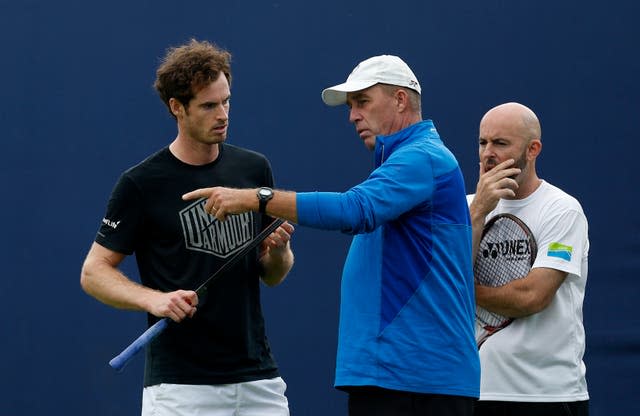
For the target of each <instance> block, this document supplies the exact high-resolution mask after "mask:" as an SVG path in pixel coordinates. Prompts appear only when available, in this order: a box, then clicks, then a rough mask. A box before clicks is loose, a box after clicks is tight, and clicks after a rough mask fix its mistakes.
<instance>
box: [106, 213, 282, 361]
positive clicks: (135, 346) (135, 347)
mask: <svg viewBox="0 0 640 416" xmlns="http://www.w3.org/2000/svg"><path fill="white" fill-rule="evenodd" d="M283 222H284V220H282V219H279V218H277V219H275V220H274V221H273V222H272V223H271V224H269V225H268V226H267V228H265V229H264V230H262V231H261V232H260V234H258V235H257V236H256V237H255V238H254V239H253V240H251V242H250V243H249V244H247V246H246V247H244V248H243V249H242V250H240V251H238V252H237V253H236V254H234V255H233V256H232V257H231V258H230V259H229V260H227V262H226V263H224V264H223V265H222V266H220V268H219V269H218V270H216V272H215V273H214V274H212V275H211V276H210V277H209V278H208V279H207V280H206V281H205V282H204V283H203V284H202V285H200V287H199V288H197V289H196V290H195V292H196V294H197V295H198V299H202V300H204V299H205V295H206V293H207V290H208V287H209V285H210V284H211V283H212V282H214V281H215V280H216V279H217V278H218V277H220V275H222V273H224V272H225V271H227V270H228V269H229V268H230V267H231V266H233V265H234V264H236V263H237V262H238V260H240V259H241V258H243V257H244V256H246V255H247V254H248V253H249V252H250V251H251V250H253V249H254V248H256V247H257V246H258V245H259V244H260V243H261V242H262V241H263V240H264V239H265V238H267V237H268V236H269V234H271V233H272V232H274V231H275V230H276V229H277V228H278V227H279V226H280V225H281V224H282V223H283ZM209 225H210V224H209ZM206 228H208V227H205V228H204V229H203V230H205V229H206ZM169 322H170V320H169V318H162V319H161V320H159V321H158V322H156V323H155V324H153V325H152V326H150V327H149V328H148V329H147V330H146V331H145V332H143V333H142V335H140V336H139V337H138V338H136V340H135V341H133V342H132V343H131V345H129V346H128V347H127V348H125V349H124V350H123V351H122V352H121V353H120V354H118V355H117V356H115V357H114V358H112V359H111V361H109V365H110V366H111V367H113V368H114V369H115V370H116V371H118V372H120V371H122V369H123V368H124V367H125V366H126V365H127V363H128V362H129V361H131V359H132V358H133V357H134V356H135V355H136V354H137V353H138V352H139V351H140V350H142V349H143V348H144V347H146V346H147V344H149V343H150V342H151V340H152V339H154V338H155V337H157V336H158V335H160V333H162V331H164V330H165V329H166V328H167V325H169Z"/></svg>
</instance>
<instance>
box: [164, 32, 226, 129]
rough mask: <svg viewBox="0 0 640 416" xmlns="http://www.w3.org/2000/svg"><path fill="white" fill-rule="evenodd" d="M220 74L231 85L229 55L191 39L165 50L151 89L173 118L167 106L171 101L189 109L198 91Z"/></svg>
mask: <svg viewBox="0 0 640 416" xmlns="http://www.w3.org/2000/svg"><path fill="white" fill-rule="evenodd" d="M220 72H222V73H223V74H224V75H225V77H227V81H228V82H229V85H231V54H230V53H229V52H228V51H226V50H224V49H221V48H219V47H217V46H216V45H214V44H212V43H209V42H207V41H202V42H200V41H197V40H195V39H191V41H190V42H189V43H187V44H185V45H182V46H177V47H171V48H169V49H168V50H167V54H166V55H165V57H164V59H163V60H162V63H161V64H160V66H159V67H158V70H157V71H156V81H155V83H154V85H153V86H154V88H155V89H156V91H158V94H160V98H161V99H162V101H163V102H164V103H165V105H166V106H167V108H168V109H169V113H170V114H171V115H172V116H174V114H173V113H172V112H171V107H170V106H169V100H170V99H171V98H175V99H176V100H178V101H180V103H182V105H184V106H185V107H188V106H189V102H190V101H191V99H192V98H193V97H194V96H195V95H196V94H197V93H198V91H200V90H201V89H202V88H204V87H206V86H207V85H208V84H210V83H211V82H213V81H215V80H217V79H218V77H219V76H220ZM174 118H175V116H174Z"/></svg>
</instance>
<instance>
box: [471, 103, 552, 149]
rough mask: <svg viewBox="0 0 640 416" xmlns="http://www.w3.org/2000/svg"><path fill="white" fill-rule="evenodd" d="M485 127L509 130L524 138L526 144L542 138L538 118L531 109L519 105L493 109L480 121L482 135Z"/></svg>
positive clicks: (500, 106) (503, 105)
mask: <svg viewBox="0 0 640 416" xmlns="http://www.w3.org/2000/svg"><path fill="white" fill-rule="evenodd" d="M483 126H495V127H498V126H499V127H501V128H505V129H508V130H510V131H511V132H513V133H515V134H517V135H518V136H520V137H522V138H524V139H525V140H526V142H530V141H531V140H541V138H542V130H541V128H540V122H539V121H538V117H536V114H535V113H534V112H533V111H531V109H530V108H529V107H526V106H524V105H522V104H519V103H506V104H500V105H499V106H496V107H493V108H492V109H491V110H489V111H487V113H486V114H485V115H484V117H482V120H481V121H480V132H481V133H482V130H483Z"/></svg>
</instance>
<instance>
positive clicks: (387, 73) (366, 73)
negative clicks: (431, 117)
mask: <svg viewBox="0 0 640 416" xmlns="http://www.w3.org/2000/svg"><path fill="white" fill-rule="evenodd" d="M378 83H382V84H390V85H397V86H400V87H407V88H410V89H412V90H414V91H416V92H417V93H418V94H420V93H421V89H420V83H419V82H418V78H416V76H415V74H414V73H413V71H411V68H409V66H408V65H407V64H406V63H405V62H404V61H403V60H402V59H400V58H398V57H397V56H393V55H380V56H374V57H372V58H369V59H366V60H364V61H362V62H360V63H359V64H358V66H356V67H355V68H354V70H353V71H351V74H350V75H349V77H348V78H347V81H346V82H343V83H342V84H338V85H334V86H333V87H329V88H326V89H324V90H323V91H322V101H324V103H325V104H327V105H330V106H335V105H340V104H346V102H347V93H348V92H354V91H360V90H364V89H366V88H369V87H372V86H374V85H375V84H378Z"/></svg>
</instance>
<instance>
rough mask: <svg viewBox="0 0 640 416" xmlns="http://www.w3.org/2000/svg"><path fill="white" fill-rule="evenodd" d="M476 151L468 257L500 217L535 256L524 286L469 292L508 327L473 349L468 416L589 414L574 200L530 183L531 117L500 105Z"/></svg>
mask: <svg viewBox="0 0 640 416" xmlns="http://www.w3.org/2000/svg"><path fill="white" fill-rule="evenodd" d="M479 145H480V146H479V155H480V179H479V181H478V184H477V189H476V193H475V194H474V195H469V196H468V202H469V209H470V212H471V221H472V225H473V244H474V253H476V252H477V247H478V244H479V241H480V237H481V233H482V229H483V227H484V224H485V223H486V221H487V220H489V219H490V218H491V217H493V216H495V215H497V214H500V213H511V214H513V215H515V216H517V217H519V218H520V219H521V220H523V221H524V222H525V223H526V224H527V225H528V226H529V228H530V229H531V231H532V232H533V235H534V237H535V239H536V241H537V245H538V253H537V256H536V259H535V262H534V264H533V267H532V269H531V271H530V272H529V274H528V275H527V276H525V277H524V278H522V279H519V280H515V281H513V282H511V283H508V284H506V285H504V286H500V287H495V288H494V287H487V286H480V285H478V284H476V302H477V305H478V306H481V307H483V308H485V309H487V310H489V311H492V312H495V313H498V314H501V315H505V316H509V317H513V318H516V319H515V320H514V321H513V323H512V324H511V325H509V326H507V327H506V328H504V329H502V330H501V331H499V332H497V333H495V334H494V335H492V336H490V337H489V338H488V339H487V340H486V341H485V342H484V343H483V344H482V346H481V348H480V362H481V384H480V401H478V402H477V404H476V409H475V415H476V416H484V415H491V416H496V415H497V416H511V415H518V416H527V415H544V416H554V415H562V416H566V415H571V416H577V415H579V416H584V415H588V412H589V409H588V404H589V394H588V392H587V382H586V379H585V372H586V369H585V365H584V362H583V361H582V357H583V355H584V349H585V333H584V327H583V324H582V302H583V299H584V293H585V285H586V282H587V260H588V252H589V240H588V225H587V219H586V218H585V215H584V213H583V211H582V207H581V206H580V203H579V202H578V201H577V200H576V199H575V198H573V197H572V196H570V195H568V194H567V193H565V192H563V191H562V190H560V189H559V188H557V187H555V186H553V185H551V184H550V183H548V182H545V181H544V180H542V179H540V178H539V177H538V175H537V173H536V165H535V162H536V158H537V157H538V155H539V154H540V151H541V149H542V142H541V129H540V123H539V121H538V118H537V117H536V115H535V114H534V113H533V111H531V110H530V109H529V108H527V107H525V106H523V105H521V104H518V103H507V104H502V105H499V106H497V107H495V108H492V109H491V110H489V111H488V112H487V113H486V114H485V115H484V117H483V118H482V121H481V122H480V139H479Z"/></svg>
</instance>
